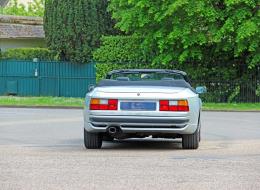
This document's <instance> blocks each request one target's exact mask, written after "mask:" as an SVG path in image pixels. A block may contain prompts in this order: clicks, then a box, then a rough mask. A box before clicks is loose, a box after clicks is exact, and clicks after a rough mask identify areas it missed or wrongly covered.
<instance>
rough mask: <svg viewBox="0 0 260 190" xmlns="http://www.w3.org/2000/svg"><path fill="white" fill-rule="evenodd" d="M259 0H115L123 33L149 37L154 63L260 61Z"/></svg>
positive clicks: (146, 39)
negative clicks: (153, 53)
mask: <svg viewBox="0 0 260 190" xmlns="http://www.w3.org/2000/svg"><path fill="white" fill-rule="evenodd" d="M259 6H260V5H259V1H258V0H224V1H223V0H174V1H172V0H164V1H154V0H131V1H129V0H111V2H110V6H109V8H110V10H111V11H112V15H113V18H115V19H116V21H117V24H116V27H118V28H119V29H120V30H122V31H124V32H126V33H129V34H133V35H135V36H139V37H141V38H143V39H144V40H143V42H142V46H143V47H144V48H145V49H148V50H150V51H153V52H155V56H154V58H153V62H154V63H163V64H168V63H172V62H181V63H183V62H194V61H199V62H202V63H206V62H211V63H214V62H217V63H218V62H231V63H237V62H239V63H244V62H247V63H248V64H249V66H251V67H253V66H254V65H256V64H258V63H259V62H260V47H259V44H260V30H259V28H260V10H259Z"/></svg>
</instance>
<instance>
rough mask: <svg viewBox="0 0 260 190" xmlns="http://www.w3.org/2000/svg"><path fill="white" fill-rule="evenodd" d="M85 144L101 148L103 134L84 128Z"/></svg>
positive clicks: (87, 146) (91, 147)
mask: <svg viewBox="0 0 260 190" xmlns="http://www.w3.org/2000/svg"><path fill="white" fill-rule="evenodd" d="M84 144H85V147H86V148H88V149H99V148H101V146H102V135H101V134H99V133H90V132H88V131H86V130H85V129H84Z"/></svg>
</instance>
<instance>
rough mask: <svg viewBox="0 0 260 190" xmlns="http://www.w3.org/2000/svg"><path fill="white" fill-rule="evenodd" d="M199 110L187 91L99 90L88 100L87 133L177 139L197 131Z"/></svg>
mask: <svg viewBox="0 0 260 190" xmlns="http://www.w3.org/2000/svg"><path fill="white" fill-rule="evenodd" d="M199 109H200V102H199V101H198V96H197V94H195V93H194V92H192V91H191V90H190V89H188V88H176V87H172V88H169V87H146V86H141V87H140V86H139V87H122V86H121V87H98V88H96V89H95V90H94V91H93V92H91V93H89V94H87V97H86V103H85V110H84V116H85V130H86V131H88V132H91V133H101V134H109V135H111V136H113V137H115V138H128V137H145V136H149V135H153V136H154V137H178V136H180V135H183V134H192V133H194V132H195V131H196V129H197V127H198V114H199V112H200V110H199Z"/></svg>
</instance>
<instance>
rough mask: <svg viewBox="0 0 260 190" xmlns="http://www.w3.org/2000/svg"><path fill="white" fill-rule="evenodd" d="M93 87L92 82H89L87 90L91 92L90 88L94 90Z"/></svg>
mask: <svg viewBox="0 0 260 190" xmlns="http://www.w3.org/2000/svg"><path fill="white" fill-rule="evenodd" d="M94 88H95V85H94V84H90V85H89V86H88V91H89V92H91V91H92V90H94Z"/></svg>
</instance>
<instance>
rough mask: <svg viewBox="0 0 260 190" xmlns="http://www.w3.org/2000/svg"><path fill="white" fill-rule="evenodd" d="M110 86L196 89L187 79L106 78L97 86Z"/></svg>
mask: <svg viewBox="0 0 260 190" xmlns="http://www.w3.org/2000/svg"><path fill="white" fill-rule="evenodd" d="M108 86H124V87H126V86H165V87H167V86H168V87H181V88H189V89H191V90H192V91H193V92H195V90H194V89H193V88H192V87H191V85H190V84H189V83H188V82H186V81H185V80H144V81H120V80H111V79H104V80H101V81H100V82H99V83H98V85H97V87H108Z"/></svg>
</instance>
